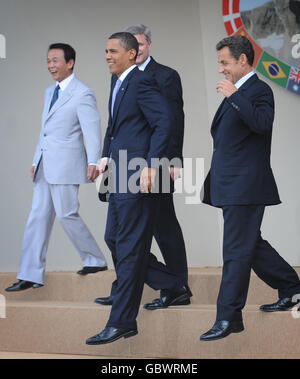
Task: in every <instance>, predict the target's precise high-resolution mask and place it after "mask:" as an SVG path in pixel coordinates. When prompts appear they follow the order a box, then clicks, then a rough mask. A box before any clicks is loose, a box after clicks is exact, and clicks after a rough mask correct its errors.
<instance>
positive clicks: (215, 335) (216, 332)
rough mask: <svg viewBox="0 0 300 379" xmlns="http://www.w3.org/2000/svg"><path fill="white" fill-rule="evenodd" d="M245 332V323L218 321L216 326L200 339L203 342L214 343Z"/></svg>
mask: <svg viewBox="0 0 300 379" xmlns="http://www.w3.org/2000/svg"><path fill="white" fill-rule="evenodd" d="M243 330H244V325H243V321H226V320H222V321H216V322H215V324H214V326H213V327H212V328H211V329H210V330H209V331H208V332H207V333H204V334H202V336H201V337H200V340H201V341H214V340H219V339H221V338H224V337H227V336H228V335H229V334H231V333H240V332H242V331H243Z"/></svg>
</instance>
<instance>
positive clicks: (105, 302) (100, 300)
mask: <svg viewBox="0 0 300 379" xmlns="http://www.w3.org/2000/svg"><path fill="white" fill-rule="evenodd" d="M113 299H114V295H109V296H107V297H97V299H95V303H97V304H101V305H112V303H113Z"/></svg>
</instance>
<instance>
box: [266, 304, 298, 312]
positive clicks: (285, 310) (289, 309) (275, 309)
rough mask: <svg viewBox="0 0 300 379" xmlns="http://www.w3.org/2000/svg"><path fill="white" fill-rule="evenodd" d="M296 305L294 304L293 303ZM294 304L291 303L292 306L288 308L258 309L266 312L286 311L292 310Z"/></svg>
mask: <svg viewBox="0 0 300 379" xmlns="http://www.w3.org/2000/svg"><path fill="white" fill-rule="evenodd" d="M295 305H296V304H295ZM295 305H293V306H292V307H290V308H287V309H274V310H266V309H260V308H259V310H260V311H261V312H266V313H275V312H288V311H292V310H293V308H294V307H295Z"/></svg>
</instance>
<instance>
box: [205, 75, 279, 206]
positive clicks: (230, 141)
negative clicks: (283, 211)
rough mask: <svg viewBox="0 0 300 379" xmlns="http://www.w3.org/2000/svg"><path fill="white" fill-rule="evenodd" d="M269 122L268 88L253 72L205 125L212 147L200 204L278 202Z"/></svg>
mask: <svg viewBox="0 0 300 379" xmlns="http://www.w3.org/2000/svg"><path fill="white" fill-rule="evenodd" d="M273 120H274V98H273V92H272V90H271V88H270V87H269V86H268V85H267V84H266V83H265V82H263V81H262V80H260V79H259V78H258V76H257V75H256V74H255V75H253V76H252V77H250V78H249V79H248V80H247V81H246V82H245V83H244V84H243V85H242V86H241V87H240V88H239V90H238V91H237V92H235V93H234V94H233V95H231V96H230V97H229V98H225V99H224V101H223V102H222V104H221V105H220V107H219V109H218V111H217V113H216V115H215V117H214V120H213V122H212V126H211V134H212V137H213V141H214V150H213V156H212V162H211V169H210V172H209V174H208V176H207V178H206V180H205V184H204V200H203V202H204V203H207V204H210V205H214V206H218V207H222V206H225V205H274V204H279V203H280V199H279V195H278V190H277V186H276V183H275V179H274V176H273V173H272V169H271V165H270V155H271V140H272V129H273Z"/></svg>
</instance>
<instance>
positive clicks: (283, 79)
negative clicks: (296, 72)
mask: <svg viewBox="0 0 300 379" xmlns="http://www.w3.org/2000/svg"><path fill="white" fill-rule="evenodd" d="M256 70H257V71H258V72H260V73H261V74H263V75H264V76H266V77H267V78H269V79H270V80H272V81H273V82H275V83H277V84H279V85H280V86H281V87H283V88H286V86H287V83H288V80H289V75H290V71H291V67H290V66H289V65H287V64H285V63H283V62H281V61H280V60H278V59H276V58H274V57H273V56H272V55H270V54H268V53H267V52H265V51H264V53H263V55H262V56H261V58H260V61H259V63H258V65H257V67H256Z"/></svg>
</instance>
